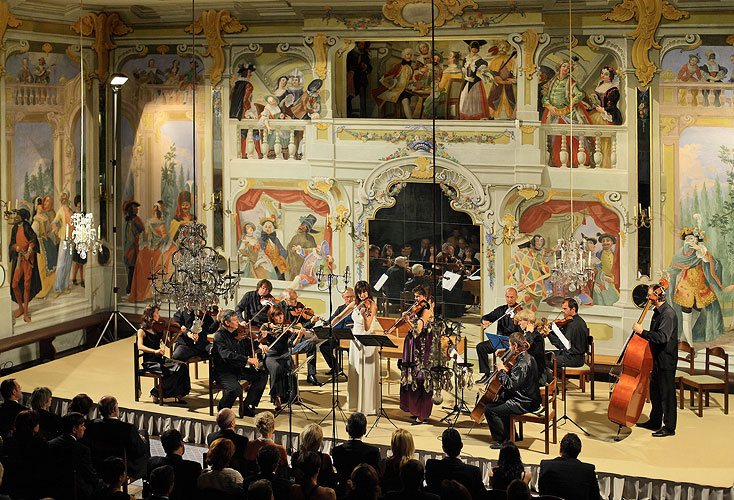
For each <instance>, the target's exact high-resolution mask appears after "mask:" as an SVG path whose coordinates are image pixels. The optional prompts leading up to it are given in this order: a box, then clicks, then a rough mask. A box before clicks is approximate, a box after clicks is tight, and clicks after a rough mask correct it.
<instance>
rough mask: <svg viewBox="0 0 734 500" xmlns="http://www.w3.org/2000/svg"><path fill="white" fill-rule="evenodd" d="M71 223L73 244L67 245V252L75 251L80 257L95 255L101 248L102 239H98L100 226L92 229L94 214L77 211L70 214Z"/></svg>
mask: <svg viewBox="0 0 734 500" xmlns="http://www.w3.org/2000/svg"><path fill="white" fill-rule="evenodd" d="M71 225H72V226H73V227H74V230H73V231H72V232H71V241H72V242H73V243H74V245H73V246H71V245H69V253H72V254H73V253H74V249H75V248H76V251H77V253H78V254H79V256H80V257H81V258H82V259H86V258H87V254H88V253H91V254H94V255H96V254H97V252H98V251H100V250H101V249H102V241H101V240H100V228H99V226H97V230H96V231H95V230H94V214H91V213H90V214H87V213H82V212H77V213H75V214H72V216H71Z"/></svg>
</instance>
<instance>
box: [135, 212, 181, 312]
mask: <svg viewBox="0 0 734 500" xmlns="http://www.w3.org/2000/svg"><path fill="white" fill-rule="evenodd" d="M152 213H153V215H152V217H150V218H149V219H148V220H147V221H145V239H144V240H143V241H142V242H141V243H140V250H139V251H138V256H137V259H136V261H135V269H134V271H133V280H132V285H131V287H130V294H129V295H128V298H127V300H128V302H139V301H143V300H146V299H149V298H151V297H153V290H152V287H151V281H150V280H149V279H148V277H149V276H150V275H151V273H152V272H153V271H156V272H158V271H161V270H163V271H164V272H168V269H169V268H170V263H171V255H173V252H175V251H176V246H175V245H173V243H172V242H171V238H170V235H169V232H168V230H167V229H166V221H165V207H164V205H163V200H159V201H157V202H156V203H155V204H154V205H153V207H152Z"/></svg>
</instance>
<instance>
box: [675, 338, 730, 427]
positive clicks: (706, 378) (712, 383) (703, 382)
mask: <svg viewBox="0 0 734 500" xmlns="http://www.w3.org/2000/svg"><path fill="white" fill-rule="evenodd" d="M711 358H717V359H720V360H721V361H720V362H718V361H714V360H712V359H711ZM712 366H713V367H715V368H719V369H721V370H723V371H724V377H723V379H721V378H719V377H718V376H715V375H711V367H712ZM681 383H682V385H683V387H685V386H689V387H690V388H691V389H690V390H691V406H693V404H694V403H693V390H694V389H696V390H698V416H699V417H703V404H702V402H703V393H704V392H705V393H706V406H708V405H709V393H710V392H711V390H712V389H723V390H724V415H728V414H729V355H728V354H727V353H726V351H725V350H724V349H723V348H722V347H707V348H706V369H705V371H704V373H703V375H684V376H683V378H682V379H681Z"/></svg>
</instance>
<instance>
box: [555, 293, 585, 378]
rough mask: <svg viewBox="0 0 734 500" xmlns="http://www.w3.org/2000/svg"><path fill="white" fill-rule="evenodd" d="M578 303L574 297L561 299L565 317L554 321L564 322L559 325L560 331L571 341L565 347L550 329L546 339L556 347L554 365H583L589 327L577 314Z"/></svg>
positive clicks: (560, 366) (559, 366) (561, 366)
mask: <svg viewBox="0 0 734 500" xmlns="http://www.w3.org/2000/svg"><path fill="white" fill-rule="evenodd" d="M578 311H579V305H578V302H576V299H573V298H570V297H569V298H566V299H564V300H563V315H564V316H565V318H564V319H563V320H559V321H557V322H556V323H565V325H564V326H561V327H560V329H561V332H562V333H563V335H564V336H565V337H566V338H567V339H568V341H569V342H570V343H571V347H570V348H568V349H567V348H566V347H565V346H564V345H563V342H561V339H559V338H558V336H557V335H556V333H555V332H553V331H551V332H550V334H549V335H548V340H550V343H551V344H553V346H554V347H556V348H557V349H558V353H557V354H556V366H558V368H563V367H566V366H568V367H574V368H575V367H578V366H583V365H584V354H585V353H586V343H587V341H588V338H589V328H588V327H587V326H586V321H584V320H583V318H582V317H581V316H579V313H578Z"/></svg>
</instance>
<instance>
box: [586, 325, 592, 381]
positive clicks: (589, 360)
mask: <svg viewBox="0 0 734 500" xmlns="http://www.w3.org/2000/svg"><path fill="white" fill-rule="evenodd" d="M586 333H587V335H586V353H585V354H584V362H585V363H586V364H587V365H589V368H591V371H592V372H593V371H594V337H593V336H592V335H588V333H589V329H588V328H587V329H586Z"/></svg>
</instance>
